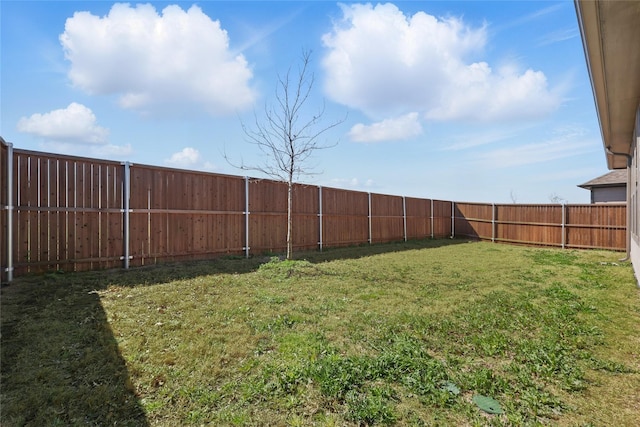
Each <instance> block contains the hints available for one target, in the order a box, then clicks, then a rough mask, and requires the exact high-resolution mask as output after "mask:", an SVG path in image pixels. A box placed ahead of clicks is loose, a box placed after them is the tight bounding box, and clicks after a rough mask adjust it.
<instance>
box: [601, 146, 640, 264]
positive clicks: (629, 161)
mask: <svg viewBox="0 0 640 427" xmlns="http://www.w3.org/2000/svg"><path fill="white" fill-rule="evenodd" d="M605 151H606V152H607V154H609V155H611V156H624V157H626V158H627V232H626V242H625V243H626V249H625V250H626V255H625V257H624V258H622V259H620V261H621V262H624V261H629V259H630V258H631V165H632V161H633V157H632V156H631V155H630V154H628V153H616V152H614V151H611V146H608V147H606V148H605Z"/></svg>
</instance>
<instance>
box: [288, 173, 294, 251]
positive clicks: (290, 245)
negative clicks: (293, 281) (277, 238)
mask: <svg viewBox="0 0 640 427" xmlns="http://www.w3.org/2000/svg"><path fill="white" fill-rule="evenodd" d="M288 184H289V188H288V192H287V259H291V256H292V255H293V241H292V238H291V229H292V226H293V215H292V212H291V211H292V209H293V182H291V180H289V182H288Z"/></svg>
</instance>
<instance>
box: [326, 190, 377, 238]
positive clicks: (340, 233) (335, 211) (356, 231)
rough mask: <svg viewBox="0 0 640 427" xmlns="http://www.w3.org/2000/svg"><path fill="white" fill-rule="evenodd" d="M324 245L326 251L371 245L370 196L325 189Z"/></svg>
mask: <svg viewBox="0 0 640 427" xmlns="http://www.w3.org/2000/svg"><path fill="white" fill-rule="evenodd" d="M322 221H323V226H322V234H323V235H322V241H323V245H324V246H326V247H331V246H334V247H335V246H349V245H359V244H363V243H367V242H368V241H369V195H368V194H367V193H362V192H358V191H350V190H339V189H335V188H323V189H322Z"/></svg>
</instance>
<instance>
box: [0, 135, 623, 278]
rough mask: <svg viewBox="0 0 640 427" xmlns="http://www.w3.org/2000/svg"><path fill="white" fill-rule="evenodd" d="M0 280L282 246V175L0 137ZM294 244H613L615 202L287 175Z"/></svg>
mask: <svg viewBox="0 0 640 427" xmlns="http://www.w3.org/2000/svg"><path fill="white" fill-rule="evenodd" d="M0 184H1V187H0V208H1V209H0V241H1V244H0V273H1V279H2V281H11V279H12V278H13V277H14V276H19V275H24V274H28V273H42V272H47V271H56V270H64V271H81V270H93V269H105V268H114V267H125V268H126V267H129V266H130V265H131V266H141V265H147V264H155V263H159V262H166V261H177V260H192V259H205V258H210V257H213V256H216V255H220V254H244V255H246V256H249V255H251V254H261V253H274V252H282V251H284V250H285V249H286V229H287V227H286V225H287V224H286V222H287V212H286V206H287V203H286V198H287V187H286V184H284V183H281V182H276V181H271V180H265V179H255V178H249V177H240V176H230V175H220V174H211V173H204V172H195V171H186V170H177V169H170V168H162V167H156V166H146V165H131V164H129V163H118V162H112V161H105V160H96V159H87V158H80V157H73V156H64V155H55V154H49V153H42V152H35V151H27V150H18V149H14V148H13V146H12V145H11V144H9V145H6V144H4V143H2V144H0ZM293 201H294V203H293V221H294V224H293V243H294V247H295V248H296V249H297V250H312V249H320V250H322V249H323V248H327V247H337V246H347V245H358V244H367V243H369V244H375V243H382V242H390V241H400V240H409V239H424V238H442V237H454V236H465V237H470V238H475V239H481V240H491V241H495V242H508V243H518V244H528V245H543V246H557V247H563V248H603V249H612V250H624V248H625V218H626V217H625V205H623V204H621V205H497V204H479V203H459V202H452V201H443V200H431V199H420V198H412V197H402V196H391V195H384V194H374V193H365V192H359V191H350V190H341V189H336V188H327V187H318V186H313V185H302V184H296V185H295V186H294V200H293Z"/></svg>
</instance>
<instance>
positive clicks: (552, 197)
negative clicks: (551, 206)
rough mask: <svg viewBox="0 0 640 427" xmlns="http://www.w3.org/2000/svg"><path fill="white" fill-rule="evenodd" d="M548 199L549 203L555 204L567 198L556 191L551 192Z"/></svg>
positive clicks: (564, 201)
mask: <svg viewBox="0 0 640 427" xmlns="http://www.w3.org/2000/svg"><path fill="white" fill-rule="evenodd" d="M549 201H550V202H551V203H557V204H560V205H563V204H565V203H566V202H567V199H565V198H564V197H562V196H560V195H558V194H557V193H551V194H549Z"/></svg>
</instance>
